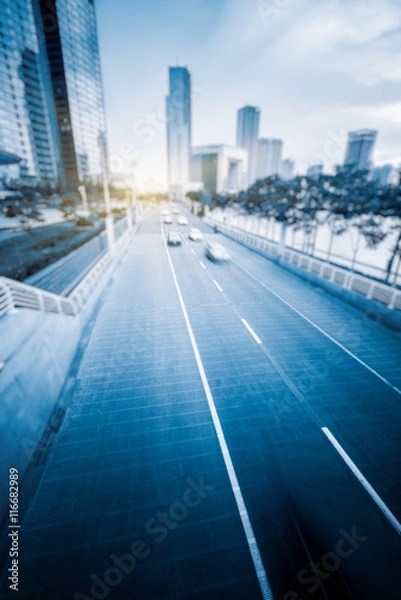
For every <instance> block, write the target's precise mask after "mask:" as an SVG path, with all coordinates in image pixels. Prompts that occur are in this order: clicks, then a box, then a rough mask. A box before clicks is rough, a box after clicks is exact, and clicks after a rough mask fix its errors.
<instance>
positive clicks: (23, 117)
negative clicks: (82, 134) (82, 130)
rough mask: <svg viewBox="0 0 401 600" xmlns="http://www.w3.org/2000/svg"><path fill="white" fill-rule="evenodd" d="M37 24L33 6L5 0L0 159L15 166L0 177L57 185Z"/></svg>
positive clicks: (0, 41) (0, 22)
mask: <svg viewBox="0 0 401 600" xmlns="http://www.w3.org/2000/svg"><path fill="white" fill-rule="evenodd" d="M38 24H40V23H39V21H38V12H37V5H35V4H32V2H31V0H19V2H16V3H10V2H9V1H8V0H0V88H1V96H0V154H1V155H2V156H3V159H4V160H2V161H1V162H2V163H3V164H6V163H7V162H8V163H10V165H11V166H2V167H1V169H0V176H1V177H11V178H13V179H18V178H22V179H24V180H25V181H29V182H31V183H40V184H43V183H50V184H55V183H57V181H58V177H59V169H60V153H59V146H58V143H57V133H56V129H55V119H54V117H55V115H54V111H53V105H52V102H51V101H50V102H49V97H48V90H49V84H50V75H49V71H48V68H47V61H46V56H45V53H44V52H43V45H42V42H43V38H42V37H41V30H40V28H38ZM7 156H8V157H10V158H9V160H7ZM12 156H14V157H15V160H14V161H13V160H12V159H11V157H12ZM11 163H14V164H11Z"/></svg>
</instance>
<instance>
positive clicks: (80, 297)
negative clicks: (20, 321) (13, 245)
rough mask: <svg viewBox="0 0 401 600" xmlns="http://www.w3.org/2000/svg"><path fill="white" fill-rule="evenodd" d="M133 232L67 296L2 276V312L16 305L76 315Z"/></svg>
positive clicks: (7, 311)
mask: <svg viewBox="0 0 401 600" xmlns="http://www.w3.org/2000/svg"><path fill="white" fill-rule="evenodd" d="M130 235H131V230H130V229H128V230H126V231H125V232H124V233H123V234H121V235H120V237H119V238H118V240H117V241H116V243H115V247H114V252H113V254H111V253H110V252H106V254H103V256H102V258H101V259H100V260H99V261H98V262H97V263H96V264H95V265H94V266H93V267H92V269H91V270H90V271H89V273H87V274H86V275H85V277H84V278H83V279H82V281H80V283H79V284H78V285H77V286H76V287H75V288H74V289H73V290H72V292H71V293H70V295H69V296H68V297H67V298H65V297H64V296H59V295H57V294H52V293H50V292H46V291H44V290H41V289H39V288H36V287H33V286H31V285H27V284H25V283H20V282H19V281H14V279H8V278H7V277H0V316H1V315H4V314H6V313H9V312H13V311H14V310H15V309H16V308H31V309H34V310H44V311H47V312H54V313H62V314H64V315H70V316H76V315H77V314H78V313H79V311H80V310H81V308H82V307H83V306H84V304H85V302H86V301H87V300H88V298H89V296H90V294H91V292H92V290H93V289H94V288H95V286H96V285H97V283H98V281H99V280H100V279H101V278H102V277H103V275H104V273H105V271H106V270H107V268H108V267H109V265H110V264H111V263H112V262H113V260H114V259H115V258H116V257H118V256H119V255H120V254H121V253H122V251H123V250H124V248H125V247H126V246H127V244H128V241H129V238H130Z"/></svg>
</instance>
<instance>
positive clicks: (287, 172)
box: [279, 158, 295, 179]
mask: <svg viewBox="0 0 401 600" xmlns="http://www.w3.org/2000/svg"><path fill="white" fill-rule="evenodd" d="M294 169H295V162H294V161H293V160H292V159H291V158H285V159H283V160H281V161H280V168H279V175H280V177H281V178H282V179H292V178H293V177H294Z"/></svg>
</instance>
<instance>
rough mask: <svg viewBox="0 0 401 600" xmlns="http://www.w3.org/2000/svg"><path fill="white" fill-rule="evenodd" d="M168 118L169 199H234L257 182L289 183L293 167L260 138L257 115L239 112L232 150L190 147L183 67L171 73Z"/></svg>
mask: <svg viewBox="0 0 401 600" xmlns="http://www.w3.org/2000/svg"><path fill="white" fill-rule="evenodd" d="M166 112H167V162H168V184H169V193H170V196H171V197H173V198H175V199H182V198H183V197H184V195H185V193H186V191H188V189H203V190H204V191H205V192H207V193H217V194H219V193H236V192H238V191H240V190H243V189H246V188H247V187H249V186H250V185H252V184H253V183H255V181H256V180H257V179H265V178H266V177H269V176H270V175H280V177H282V178H285V179H291V177H293V175H294V167H295V164H294V161H293V160H290V159H285V160H283V159H282V153H283V142H282V140H277V139H267V138H260V137H259V126H260V109H259V108H257V107H256V106H244V107H243V108H240V109H239V110H238V112H237V131H236V145H235V146H229V145H227V144H209V145H207V146H200V147H193V146H192V144H191V76H190V73H189V71H188V69H187V68H186V67H170V69H169V95H168V96H167V98H166Z"/></svg>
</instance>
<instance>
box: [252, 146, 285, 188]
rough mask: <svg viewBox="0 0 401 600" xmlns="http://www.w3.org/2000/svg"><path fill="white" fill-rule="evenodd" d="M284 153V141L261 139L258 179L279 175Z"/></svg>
mask: <svg viewBox="0 0 401 600" xmlns="http://www.w3.org/2000/svg"><path fill="white" fill-rule="evenodd" d="M282 153H283V142H282V140H273V139H265V138H261V139H260V140H259V141H258V168H257V173H256V178H257V179H264V178H265V177H269V176H270V175H277V174H278V172H279V168H280V160H281V155H282Z"/></svg>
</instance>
